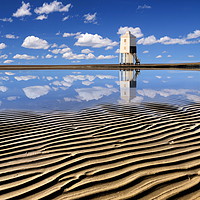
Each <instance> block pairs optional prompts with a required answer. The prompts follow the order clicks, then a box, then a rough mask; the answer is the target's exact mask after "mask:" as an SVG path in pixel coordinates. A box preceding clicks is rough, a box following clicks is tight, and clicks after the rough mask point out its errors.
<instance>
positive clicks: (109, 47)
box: [105, 46, 113, 50]
mask: <svg viewBox="0 0 200 200" xmlns="http://www.w3.org/2000/svg"><path fill="white" fill-rule="evenodd" d="M110 49H113V47H112V46H108V47H106V48H105V50H110Z"/></svg>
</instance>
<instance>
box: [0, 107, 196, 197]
mask: <svg viewBox="0 0 200 200" xmlns="http://www.w3.org/2000/svg"><path fill="white" fill-rule="evenodd" d="M199 119H200V104H197V103H196V104H190V105H185V106H183V107H178V106H175V105H174V106H173V105H166V104H156V103H143V104H141V105H101V106H98V107H95V108H90V109H85V110H82V111H80V112H74V113H67V112H51V113H50V112H49V113H39V112H28V111H11V110H10V111H9V110H7V111H1V112H0V126H1V129H0V185H1V186H0V199H1V200H6V199H17V200H19V199H20V200H21V199H28V200H36V199H48V200H49V199H56V200H61V199H62V200H66V199H67V200H72V199H77V200H80V199H85V200H93V199H95V200H97V199H101V200H102V199H103V200H108V199H113V200H118V199H137V200H139V199H143V200H150V199H181V200H184V199H187V200H188V199H190V200H192V199H193V200H196V199H200V120H199Z"/></svg>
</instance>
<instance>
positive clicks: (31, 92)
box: [23, 85, 51, 99]
mask: <svg viewBox="0 0 200 200" xmlns="http://www.w3.org/2000/svg"><path fill="white" fill-rule="evenodd" d="M50 90H51V88H50V87H49V86H48V85H44V86H30V87H26V88H23V91H24V93H25V95H26V96H27V97H28V98H29V99H36V98H39V97H41V96H44V95H46V94H48V93H49V91H50Z"/></svg>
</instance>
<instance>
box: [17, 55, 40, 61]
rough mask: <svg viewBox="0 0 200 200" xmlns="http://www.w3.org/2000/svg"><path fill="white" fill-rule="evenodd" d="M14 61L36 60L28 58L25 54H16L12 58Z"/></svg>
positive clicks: (32, 57) (33, 57)
mask: <svg viewBox="0 0 200 200" xmlns="http://www.w3.org/2000/svg"><path fill="white" fill-rule="evenodd" d="M13 58H14V59H25V60H31V59H36V57H35V56H29V55H27V54H16V55H15V56H13Z"/></svg>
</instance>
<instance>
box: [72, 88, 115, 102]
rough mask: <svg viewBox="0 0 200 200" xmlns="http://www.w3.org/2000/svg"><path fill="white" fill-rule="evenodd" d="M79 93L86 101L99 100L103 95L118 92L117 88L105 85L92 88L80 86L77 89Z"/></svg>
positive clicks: (79, 97) (80, 97)
mask: <svg viewBox="0 0 200 200" xmlns="http://www.w3.org/2000/svg"><path fill="white" fill-rule="evenodd" d="M75 91H76V92H77V93H78V97H77V98H78V99H81V100H84V101H91V100H98V99H101V98H102V97H103V96H109V95H111V94H112V93H114V92H118V90H117V89H116V88H105V87H92V88H80V89H75Z"/></svg>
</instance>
